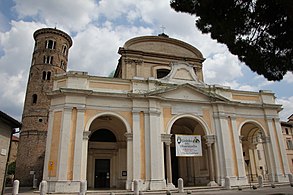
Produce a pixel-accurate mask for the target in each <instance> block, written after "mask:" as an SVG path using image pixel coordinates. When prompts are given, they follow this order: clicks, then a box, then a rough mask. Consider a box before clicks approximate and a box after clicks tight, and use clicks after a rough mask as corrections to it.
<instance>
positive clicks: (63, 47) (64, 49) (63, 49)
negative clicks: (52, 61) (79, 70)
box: [62, 44, 67, 55]
mask: <svg viewBox="0 0 293 195" xmlns="http://www.w3.org/2000/svg"><path fill="white" fill-rule="evenodd" d="M66 53H67V45H65V44H64V45H62V54H63V55H66Z"/></svg>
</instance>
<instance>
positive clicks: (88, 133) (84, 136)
mask: <svg viewBox="0 0 293 195" xmlns="http://www.w3.org/2000/svg"><path fill="white" fill-rule="evenodd" d="M91 133H92V132H91V131H84V132H83V139H86V140H88V139H89V135H90V134H91Z"/></svg>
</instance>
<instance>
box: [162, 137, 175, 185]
mask: <svg viewBox="0 0 293 195" xmlns="http://www.w3.org/2000/svg"><path fill="white" fill-rule="evenodd" d="M171 136H172V135H171V134H162V135H161V139H162V141H163V142H164V143H165V150H166V163H165V165H166V171H167V188H168V189H172V188H175V186H174V185H173V181H172V166H171V149H170V145H171V143H172V142H171Z"/></svg>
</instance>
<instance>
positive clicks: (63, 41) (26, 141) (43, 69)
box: [16, 28, 72, 186]
mask: <svg viewBox="0 0 293 195" xmlns="http://www.w3.org/2000/svg"><path fill="white" fill-rule="evenodd" d="M33 37H34V39H35V46H34V51H33V55H32V62H31V67H30V71H29V78H28V83H27V89H26V96H25V102H24V108H23V114H22V128H21V133H20V140H19V146H18V153H17V160H16V179H19V180H20V185H22V186H32V184H33V179H37V181H38V182H40V181H41V180H42V176H43V167H44V157H45V150H46V136H47V129H48V114H49V107H50V99H49V98H48V96H47V94H48V93H50V92H51V91H52V89H53V80H52V78H53V77H54V75H55V74H60V73H65V72H66V70H67V62H68V53H69V48H70V47H71V46H72V39H71V37H70V36H69V35H68V34H66V33H65V32H63V31H61V30H58V29H56V28H43V29H39V30H37V31H35V33H34V35H33Z"/></svg>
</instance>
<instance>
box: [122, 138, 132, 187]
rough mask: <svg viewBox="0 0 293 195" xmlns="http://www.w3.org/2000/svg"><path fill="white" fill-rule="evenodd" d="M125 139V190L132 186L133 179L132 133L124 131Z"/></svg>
mask: <svg viewBox="0 0 293 195" xmlns="http://www.w3.org/2000/svg"><path fill="white" fill-rule="evenodd" d="M124 135H125V137H126V139H127V181H126V186H125V188H126V190H129V189H131V188H132V179H133V170H132V169H133V153H132V152H133V134H132V133H125V134H124Z"/></svg>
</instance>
